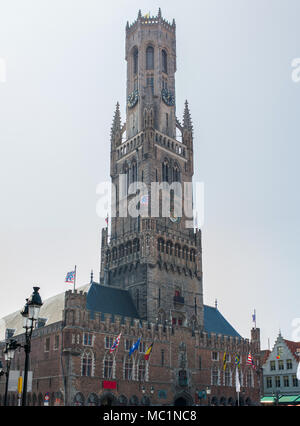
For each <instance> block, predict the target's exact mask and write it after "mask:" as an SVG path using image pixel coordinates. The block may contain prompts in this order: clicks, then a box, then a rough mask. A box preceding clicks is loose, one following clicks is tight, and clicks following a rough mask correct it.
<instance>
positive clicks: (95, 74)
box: [0, 0, 300, 348]
mask: <svg viewBox="0 0 300 426" xmlns="http://www.w3.org/2000/svg"><path fill="white" fill-rule="evenodd" d="M158 7H161V9H162V15H163V17H164V18H166V19H167V20H169V21H172V19H173V18H175V20H176V32H177V73H176V111H177V116H178V117H179V118H181V117H182V113H183V107H184V101H185V99H188V101H189V104H190V109H191V114H192V119H193V124H194V148H195V177H194V178H195V180H197V181H202V182H204V185H205V222H204V225H203V243H202V245H203V271H204V301H205V303H206V304H208V305H214V302H215V299H216V298H217V299H218V307H219V310H220V311H221V312H222V314H223V315H224V316H225V317H226V318H227V319H228V320H229V321H230V322H231V324H232V325H233V326H234V327H235V328H236V329H237V330H238V331H239V332H240V334H242V335H243V336H245V337H249V336H250V328H251V327H252V322H251V314H252V313H253V309H254V308H255V309H256V312H257V326H259V327H260V328H261V335H262V339H261V340H262V347H263V348H266V347H267V343H268V337H269V338H270V341H271V345H272V344H273V343H274V339H275V338H276V336H277V334H278V331H279V329H281V331H282V334H283V336H284V337H285V338H288V339H292V337H293V336H295V335H293V331H295V329H293V327H292V321H293V320H294V319H295V318H299V317H300V303H299V299H300V298H299V277H300V262H299V249H300V232H299V230H300V194H299V188H298V186H299V175H300V171H299V154H300V148H299V144H300V138H299V135H300V116H299V112H300V108H299V106H300V82H299V83H295V82H294V81H292V78H291V74H292V68H291V62H292V60H293V59H294V58H299V57H300V43H299V40H300V26H299V19H300V2H299V0H294V1H293V0H286V1H282V0H198V1H195V0H193V1H191V0H187V1H181V0H161V1H160V2H159V1H156V0H151V1H144V0H126V1H125V0H123V1H122V0H111V1H102V0H101V1H100V0H84V1H83V0H51V1H50V0H35V1H34V0H19V1H16V0H10V1H8V0H6V1H5V0H0V58H1V59H2V61H0V64H1V63H3V60H4V61H5V63H6V82H1V79H0V144H1V145H0V148H1V153H0V197H1V198H0V200H1V201H0V207H1V208H0V238H1V239H0V280H1V281H0V282H1V298H0V317H2V316H4V315H6V314H8V313H10V312H12V311H16V310H18V309H20V308H22V306H23V305H24V302H25V298H26V297H28V295H29V294H30V293H31V289H32V286H33V285H34V284H38V285H39V286H40V287H41V290H40V293H41V296H42V298H44V299H46V298H47V297H50V296H53V295H55V294H56V293H58V292H63V291H65V290H66V289H68V288H69V287H68V285H67V284H65V283H64V278H65V274H66V272H68V271H70V270H72V268H73V267H74V265H75V264H76V265H77V269H78V286H79V285H83V284H86V283H88V282H89V279H90V270H91V269H93V270H94V274H95V279H98V275H99V261H100V260H99V259H100V229H101V227H102V226H104V219H100V218H99V217H97V215H96V202H97V194H96V186H97V184H98V183H99V182H101V181H104V180H107V179H108V177H109V153H110V127H111V122H112V117H113V113H114V109H115V104H116V102H117V101H119V102H120V105H121V112H122V120H123V121H124V120H125V116H124V111H125V101H126V99H125V98H126V92H125V89H126V87H125V83H126V63H125V26H126V21H127V20H128V21H129V22H132V21H133V20H135V19H136V17H137V13H138V9H139V8H141V9H142V13H143V14H145V13H147V12H149V11H150V12H151V14H155V15H156V14H157V10H158ZM2 75H3V74H2ZM298 339H299V340H300V333H298Z"/></svg>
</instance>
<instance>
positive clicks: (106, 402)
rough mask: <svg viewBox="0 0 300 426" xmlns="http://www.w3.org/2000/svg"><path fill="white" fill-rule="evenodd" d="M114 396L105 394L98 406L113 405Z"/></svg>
mask: <svg viewBox="0 0 300 426" xmlns="http://www.w3.org/2000/svg"><path fill="white" fill-rule="evenodd" d="M115 399H116V398H115V396H114V395H113V394H112V393H105V394H104V395H102V396H101V397H100V405H108V406H111V405H115Z"/></svg>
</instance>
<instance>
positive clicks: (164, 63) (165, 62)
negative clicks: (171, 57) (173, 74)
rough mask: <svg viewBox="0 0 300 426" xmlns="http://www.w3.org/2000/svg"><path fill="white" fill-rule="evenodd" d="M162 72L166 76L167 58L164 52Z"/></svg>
mask: <svg viewBox="0 0 300 426" xmlns="http://www.w3.org/2000/svg"><path fill="white" fill-rule="evenodd" d="M162 71H163V72H164V73H166V74H167V72H168V56H167V52H166V51H165V50H163V51H162Z"/></svg>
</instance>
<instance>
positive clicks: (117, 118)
mask: <svg viewBox="0 0 300 426" xmlns="http://www.w3.org/2000/svg"><path fill="white" fill-rule="evenodd" d="M117 130H121V114H120V104H119V102H117V105H116V110H115V115H114V118H113V123H112V127H111V131H112V132H115V131H117Z"/></svg>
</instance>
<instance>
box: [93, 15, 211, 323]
mask: <svg viewBox="0 0 300 426" xmlns="http://www.w3.org/2000/svg"><path fill="white" fill-rule="evenodd" d="M125 58H126V61H127V105H126V122H125V123H124V124H122V122H121V117H120V110H119V104H117V106H116V111H115V115H114V118H113V124H112V128H111V166H110V174H111V181H112V183H113V184H114V188H115V189H116V192H115V193H114V192H113V200H112V203H115V205H116V214H115V215H114V214H113V215H112V216H113V217H112V218H111V221H110V236H109V235H108V229H103V230H102V247H101V268H100V270H101V272H100V283H101V284H104V285H109V286H117V287H121V288H123V289H126V290H128V291H129V292H130V294H131V297H132V299H133V301H134V303H135V306H136V309H137V311H138V313H139V315H140V317H141V318H143V319H147V320H149V321H154V322H160V323H163V324H168V323H170V322H172V323H173V324H175V323H176V324H177V325H182V326H190V327H193V328H198V329H199V328H200V329H202V328H203V294H202V254H201V232H200V230H194V227H193V218H192V214H187V213H186V210H185V209H184V208H183V207H184V204H185V200H187V199H190V200H191V199H192V196H191V195H190V194H191V192H188V191H185V190H184V186H185V183H188V182H190V183H191V182H192V178H193V173H194V171H193V127H192V121H191V116H190V112H189V107H188V103H187V102H186V103H185V106H184V114H183V119H182V121H179V120H178V119H177V118H176V107H175V72H176V26H175V21H174V20H173V22H172V24H171V23H169V22H167V21H166V20H165V19H163V18H162V16H161V11H160V9H159V11H158V14H157V16H155V17H153V16H152V17H150V16H147V15H146V16H142V14H141V11H139V13H138V17H137V20H136V21H135V22H134V23H133V24H131V25H129V23H127V26H126V52H125ZM153 183H154V184H156V185H161V186H162V187H163V185H164V184H167V185H166V186H167V187H168V188H169V189H170V190H166V189H165V188H161V189H162V190H160V191H158V193H157V194H158V198H156V200H157V202H158V206H159V211H158V214H153V210H152V201H153V202H154V198H155V197H154V196H153V192H151V189H152V185H153ZM140 184H141V185H143V187H146V189H147V194H148V195H146V196H144V197H141V198H140V201H139V204H137V206H138V207H139V208H141V205H143V213H141V210H140V212H139V214H137V215H132V214H128V208H127V207H128V206H129V204H130V202H131V201H134V199H135V197H136V191H137V193H139V194H142V191H141V189H140V187H139V185H140ZM174 184H175V185H174ZM178 187H180V188H182V189H181V191H182V192H181V193H180V191H179V192H178ZM175 188H177V189H175ZM139 190H140V192H139ZM143 191H144V190H143ZM168 196H169V206H170V209H169V214H168V215H166V214H164V213H163V211H162V210H163V208H162V205H163V203H164V201H165V200H166V199H167V198H168ZM135 204H136V203H135ZM167 205H168V203H167ZM178 209H179V210H178ZM181 210H182V213H181V214H180V213H179V214H178V211H181ZM124 211H125V212H126V213H127V214H124ZM188 223H190V224H191V223H192V225H189V226H188V225H187V224H188Z"/></svg>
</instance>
